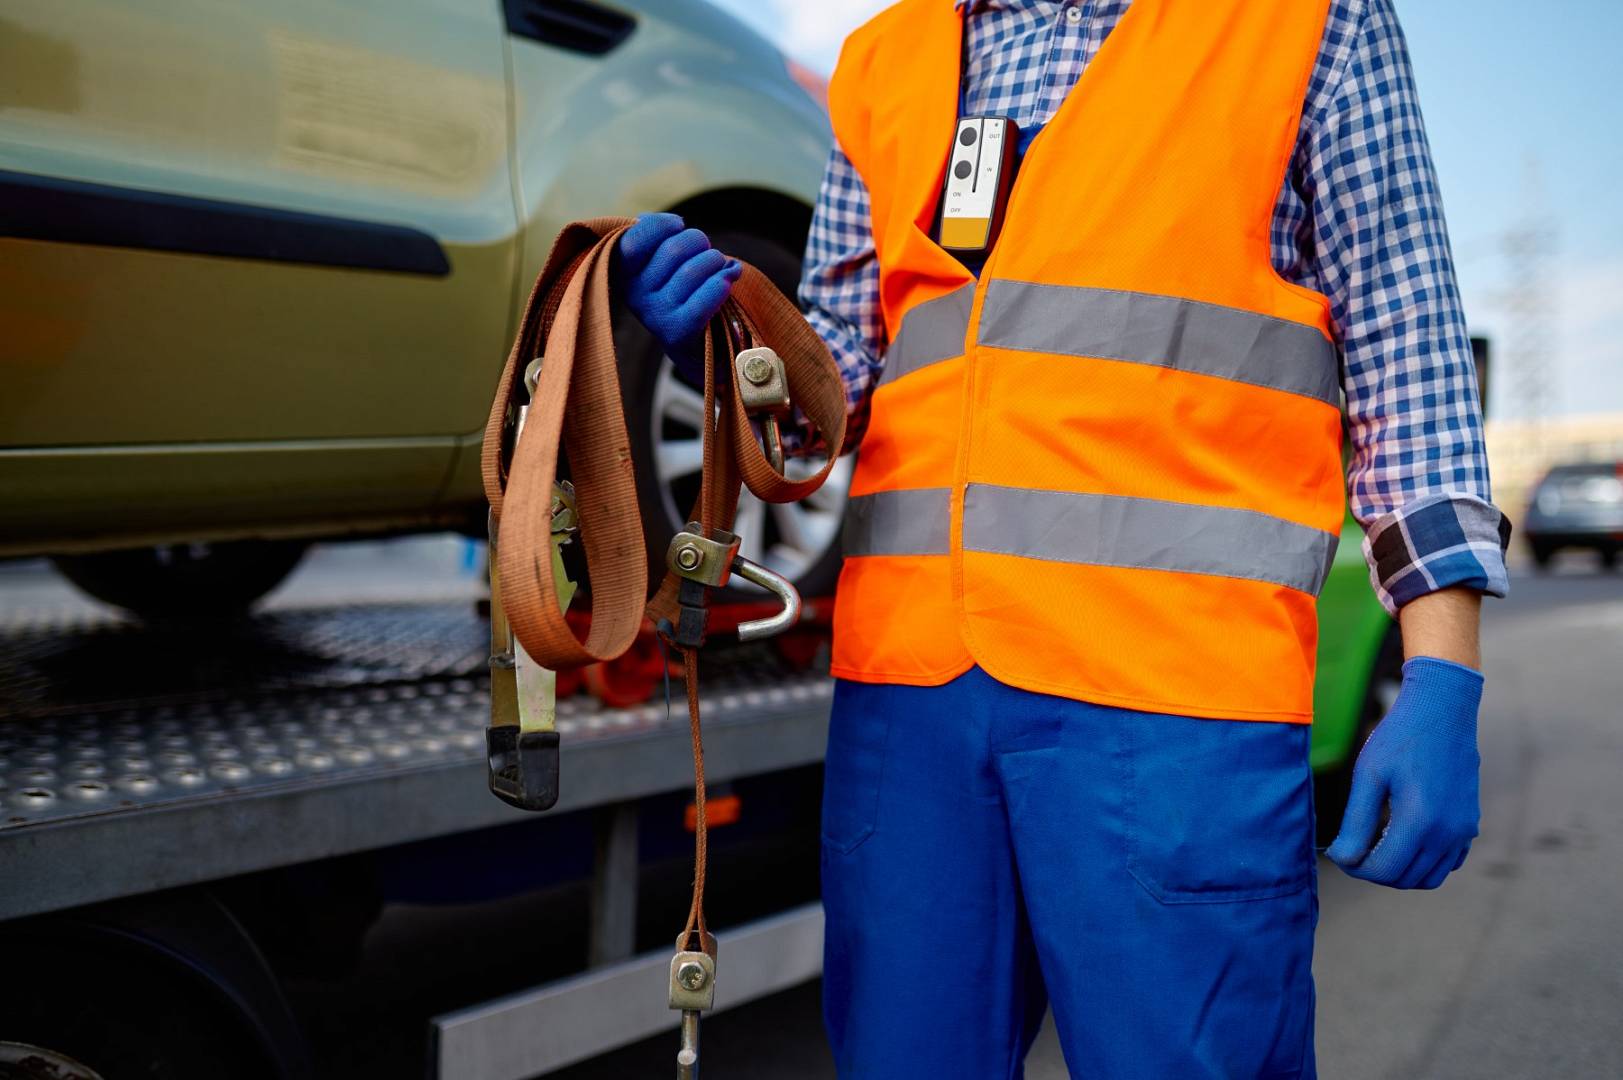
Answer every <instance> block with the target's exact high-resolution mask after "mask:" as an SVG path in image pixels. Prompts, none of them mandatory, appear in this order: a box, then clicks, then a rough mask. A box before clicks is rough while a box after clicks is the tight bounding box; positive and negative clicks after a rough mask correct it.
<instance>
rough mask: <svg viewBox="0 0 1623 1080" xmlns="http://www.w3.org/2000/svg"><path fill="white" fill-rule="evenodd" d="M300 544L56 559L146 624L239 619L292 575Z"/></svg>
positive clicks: (82, 584)
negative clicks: (180, 620) (211, 618)
mask: <svg viewBox="0 0 1623 1080" xmlns="http://www.w3.org/2000/svg"><path fill="white" fill-rule="evenodd" d="M307 546H308V545H306V544H305V543H304V542H303V541H299V540H237V541H232V542H230V543H222V544H168V545H164V546H162V547H152V548H138V549H135V550H131V551H108V552H98V553H96V554H93V555H59V556H57V557H56V559H55V560H54V561H55V563H56V568H57V569H58V570H60V571H61V572H62V575H63V576H64V577H66V578H67V579H68V580H69V581H71V582H73V583H74V584H75V585H77V586H78V587H79V588H81V589H83V590H84V591H85V592H87V593H89V594H90V595H91V596H93V597H95V598H96V599H97V600H101V601H103V602H104V603H108V604H112V605H113V606H114V607H121V608H124V609H125V610H126V611H130V612H133V613H134V614H136V615H139V616H141V617H142V618H144V619H174V618H191V617H200V616H202V617H219V616H232V615H240V614H242V613H243V612H245V611H247V610H248V608H249V607H251V606H252V605H253V603H254V601H256V600H258V599H259V598H260V597H261V596H264V595H265V594H266V593H268V592H270V591H271V590H272V589H274V588H275V587H276V586H277V585H279V584H281V582H282V580H283V579H284V578H286V577H287V575H288V574H290V573H292V571H293V568H294V567H295V566H297V565H298V563H299V560H300V559H301V558H303V557H304V550H305V548H306V547H307Z"/></svg>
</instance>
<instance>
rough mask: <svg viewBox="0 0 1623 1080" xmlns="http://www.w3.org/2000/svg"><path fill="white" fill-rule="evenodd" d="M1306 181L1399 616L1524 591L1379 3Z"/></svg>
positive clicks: (1357, 506) (1409, 106)
mask: <svg viewBox="0 0 1623 1080" xmlns="http://www.w3.org/2000/svg"><path fill="white" fill-rule="evenodd" d="M1307 135H1308V145H1307V146H1306V148H1305V149H1306V161H1305V169H1304V171H1303V174H1302V176H1301V181H1300V182H1301V183H1302V184H1303V185H1304V186H1305V188H1306V190H1305V191H1304V194H1305V195H1306V196H1307V198H1308V201H1309V205H1310V206H1311V222H1310V225H1309V227H1310V228H1311V230H1312V236H1311V240H1312V247H1313V249H1314V251H1315V253H1316V260H1315V261H1316V263H1317V266H1316V270H1317V276H1318V277H1319V279H1320V281H1319V284H1320V286H1321V287H1322V289H1323V291H1324V293H1325V294H1326V295H1327V296H1329V297H1330V300H1331V304H1332V317H1333V321H1334V324H1335V327H1336V329H1337V332H1338V334H1339V336H1340V339H1341V340H1340V344H1341V349H1342V355H1343V380H1342V381H1343V387H1344V389H1345V392H1346V402H1347V428H1348V435H1349V438H1350V441H1351V455H1350V462H1349V466H1348V471H1347V487H1348V496H1349V500H1350V504H1351V509H1352V513H1353V516H1354V517H1355V518H1357V520H1358V522H1359V523H1360V524H1361V525H1362V526H1363V528H1364V532H1365V540H1364V554H1365V557H1366V559H1367V561H1368V563H1369V567H1370V576H1371V581H1372V583H1373V584H1374V586H1375V591H1376V594H1377V595H1378V596H1379V597H1380V599H1381V602H1382V603H1383V604H1384V605H1385V606H1386V608H1387V610H1389V611H1393V612H1395V611H1397V609H1398V608H1399V607H1401V606H1402V605H1403V604H1406V603H1408V602H1409V601H1411V600H1413V599H1415V598H1416V597H1418V596H1423V595H1425V594H1426V593H1430V592H1434V591H1436V590H1438V589H1444V588H1450V587H1464V588H1470V589H1475V590H1477V591H1479V592H1483V593H1488V594H1491V595H1495V596H1503V595H1505V592H1506V591H1507V589H1508V584H1509V583H1508V579H1507V576H1506V572H1505V559H1504V551H1505V547H1506V545H1507V544H1508V541H1509V535H1510V527H1509V523H1508V521H1507V520H1506V519H1505V516H1504V515H1503V514H1502V513H1500V511H1499V510H1498V509H1497V508H1495V507H1494V505H1493V503H1492V501H1491V494H1490V489H1489V479H1488V459H1487V450H1486V447H1485V444H1484V441H1483V434H1482V414H1481V408H1480V404H1479V398H1478V391H1477V380H1476V368H1475V364H1474V362H1473V360H1472V355H1471V343H1470V338H1469V336H1468V334H1467V332H1466V323H1465V313H1464V310H1463V308H1462V306H1461V303H1460V293H1459V286H1458V284H1457V282H1456V280H1455V275H1454V263H1453V256H1452V253H1451V252H1450V250H1449V243H1448V231H1447V226H1446V224H1445V222H1444V219H1443V207H1442V200H1441V197H1440V193H1439V191H1438V185H1437V176H1436V172H1435V170H1434V169H1433V167H1432V159H1431V150H1430V147H1429V145H1428V143H1427V140H1426V132H1425V127H1424V124H1423V122H1422V119H1421V113H1420V103H1419V97H1418V94H1417V93H1416V89H1415V82H1414V74H1413V71H1412V69H1411V67H1410V63H1409V57H1408V51H1407V46H1406V44H1405V41H1404V38H1403V33H1402V30H1401V29H1400V27H1399V25H1398V22H1397V17H1396V15H1395V13H1394V12H1393V10H1392V5H1391V2H1390V0H1368V3H1367V4H1366V6H1365V7H1364V11H1363V15H1362V19H1361V20H1360V22H1359V23H1358V26H1357V29H1356V37H1355V40H1354V41H1353V42H1352V44H1351V48H1350V49H1349V50H1348V51H1347V58H1346V62H1345V66H1344V67H1343V68H1342V70H1341V72H1340V73H1339V77H1338V81H1337V84H1336V86H1335V89H1334V92H1333V93H1332V94H1330V95H1329V96H1328V98H1327V100H1326V103H1325V105H1324V108H1323V112H1322V113H1321V114H1320V116H1318V117H1316V118H1315V119H1314V120H1313V122H1312V123H1311V125H1310V129H1309V131H1308V133H1307Z"/></svg>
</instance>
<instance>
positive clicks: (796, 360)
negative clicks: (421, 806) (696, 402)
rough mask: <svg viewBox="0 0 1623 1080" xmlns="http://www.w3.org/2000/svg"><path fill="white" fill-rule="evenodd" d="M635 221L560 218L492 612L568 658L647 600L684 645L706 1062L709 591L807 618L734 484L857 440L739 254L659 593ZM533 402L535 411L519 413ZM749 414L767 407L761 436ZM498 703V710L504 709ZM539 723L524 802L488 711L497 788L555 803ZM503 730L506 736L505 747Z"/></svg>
mask: <svg viewBox="0 0 1623 1080" xmlns="http://www.w3.org/2000/svg"><path fill="white" fill-rule="evenodd" d="M631 224H632V222H631V221H630V220H629V219H626V218H598V219H595V220H591V221H582V222H576V223H575V224H572V225H569V226H567V227H566V228H565V229H564V230H563V232H562V233H561V234H560V235H559V237H558V239H557V241H556V242H555V243H554V245H553V248H552V253H551V255H550V256H548V258H547V262H546V266H545V268H544V269H543V270H542V271H541V275H540V277H539V278H537V280H536V283H535V287H534V289H533V290H532V291H531V293H530V298H529V302H528V303H527V304H526V306H525V309H524V317H523V320H522V322H521V324H520V326H519V331H518V337H517V340H515V341H514V343H513V350H512V352H511V353H510V354H509V356H508V358H507V364H506V366H505V367H504V368H503V369H502V375H501V381H500V383H499V384H498V386H497V389H496V396H495V400H494V402H492V404H491V409H490V419H489V421H488V423H487V424H486V427H485V441H484V448H483V459H482V466H483V473H484V485H485V495H486V497H487V498H488V499H489V500H490V508H491V536H492V549H493V557H492V565H491V576H492V594H493V599H494V598H495V596H496V583H497V582H498V581H499V583H500V584H499V589H500V594H499V602H497V603H493V605H492V607H493V610H492V620H493V627H492V628H493V631H496V630H498V629H502V628H503V627H502V625H501V623H500V622H499V620H502V619H503V618H505V622H506V624H507V625H510V627H511V633H512V636H513V637H515V638H516V639H517V642H518V644H519V645H521V646H522V647H523V650H524V651H525V652H526V653H528V655H529V657H531V658H532V659H533V660H534V661H535V662H536V664H538V665H539V666H540V667H542V668H546V669H552V670H556V669H559V668H569V667H575V666H579V665H582V664H589V663H594V662H598V661H607V660H612V659H615V658H617V657H619V656H620V655H621V654H622V653H624V652H625V651H626V650H627V649H628V648H629V647H630V646H631V644H632V642H633V640H634V639H635V637H636V635H637V632H638V629H639V628H640V626H641V624H642V620H643V618H644V616H645V615H646V616H647V617H648V618H650V619H652V620H653V622H654V623H655V625H656V626H658V627H660V629H661V634H662V636H663V637H665V638H666V639H667V640H668V641H670V642H671V644H672V645H673V646H674V647H675V648H677V649H678V650H679V651H680V652H681V654H682V664H683V668H684V671H685V673H686V679H685V681H686V684H687V699H688V718H689V727H690V730H691V734H692V738H693V764H694V785H693V786H694V805H695V807H696V811H697V820H696V828H695V851H694V863H695V867H694V884H693V901H692V905H691V907H690V908H689V911H688V919H687V924H686V926H685V927H684V928H683V931H682V936H681V938H679V939H678V949H679V950H680V951H679V952H678V954H677V957H676V959H675V960H674V961H673V963H672V969H671V970H672V1007H673V1008H681V1009H682V1010H683V1014H684V1015H683V1027H684V1051H683V1053H684V1056H685V1057H691V1058H692V1061H691V1062H689V1065H690V1067H691V1068H694V1069H696V1067H697V1064H696V1063H697V1015H698V1009H699V1008H707V1007H708V1004H706V1002H708V1001H709V1000H710V999H712V998H713V994H714V960H715V951H714V949H715V946H714V939H713V938H711V937H710V935H709V934H708V932H707V931H706V929H705V918H704V883H705V862H706V829H705V791H704V747H703V741H702V739H701V737H700V726H699V689H698V683H699V680H698V663H699V653H698V649H699V646H700V645H701V644H702V643H703V640H704V611H705V608H704V603H705V596H706V590H707V589H710V588H716V587H719V586H721V585H725V584H726V583H727V581H728V579H729V577H730V575H731V574H733V573H737V574H738V575H739V576H741V577H744V578H746V579H748V580H751V581H754V582H756V583H757V584H761V585H764V586H765V587H767V588H769V589H772V590H773V591H775V592H778V594H779V595H780V597H781V598H783V599H784V600H785V602H786V604H785V612H784V613H781V614H780V615H779V616H777V617H775V618H773V619H767V620H761V621H760V622H758V623H754V624H751V623H746V624H744V625H743V626H741V627H740V628H739V631H740V636H741V637H746V638H747V637H752V636H765V634H767V633H770V632H773V631H774V630H776V629H781V628H783V626H786V625H787V624H788V623H791V622H793V621H794V614H795V612H796V611H797V610H798V597H795V596H794V591H793V588H792V587H790V586H789V585H788V583H787V582H784V581H783V580H782V579H781V578H778V577H777V575H775V574H772V573H771V572H770V571H767V570H765V569H764V568H761V567H757V566H755V565H754V564H752V563H749V562H747V560H744V559H742V558H741V557H738V556H737V550H738V539H737V537H735V536H734V535H733V534H732V532H731V529H732V525H733V518H734V515H735V513H736V512H737V509H738V497H739V487H740V484H743V485H747V486H748V487H749V489H750V491H751V492H753V493H754V494H755V495H756V496H758V497H759V498H761V499H764V500H766V501H768V502H779V503H783V502H794V501H796V500H799V499H803V498H805V497H806V496H808V495H810V494H811V493H812V492H814V491H816V490H817V488H818V487H819V486H820V485H821V484H822V483H823V481H824V479H825V478H826V477H827V476H828V473H829V470H830V469H831V468H832V467H833V465H834V460H835V454H834V453H833V451H834V450H835V449H837V448H839V447H841V446H843V445H844V442H845V389H844V386H843V384H842V383H841V380H840V376H839V372H838V370H837V369H836V368H835V366H834V361H833V359H832V358H831V357H830V356H829V352H828V349H827V347H826V346H825V345H824V344H823V342H822V339H821V338H819V337H818V336H817V333H816V332H815V331H814V330H813V329H812V328H811V326H810V325H809V324H808V323H807V322H806V320H805V319H804V318H803V317H802V316H801V314H800V312H799V310H798V309H797V308H796V307H795V306H794V304H793V303H791V302H790V301H789V300H788V299H787V298H786V297H785V296H784V295H783V294H782V293H781V292H779V291H778V290H777V288H776V287H775V286H774V285H773V284H772V283H771V282H770V281H769V280H768V279H767V278H766V276H765V275H764V274H762V273H761V272H760V271H759V270H757V269H755V268H754V267H753V266H750V265H749V264H748V263H744V268H743V274H742V275H741V276H740V277H739V279H738V281H737V282H736V283H735V284H734V286H733V290H732V295H731V297H730V298H729V299H728V301H727V303H726V305H725V306H724V307H723V308H722V310H721V312H720V313H719V314H718V316H717V317H716V318H715V319H713V320H712V321H711V324H710V326H709V327H707V328H706V330H705V342H704V370H705V380H704V401H705V415H706V416H709V417H712V418H714V419H713V421H712V422H711V423H709V424H706V425H704V432H703V446H704V472H703V478H702V482H701V486H700V493H699V500H698V504H697V505H696V506H695V507H694V508H693V511H692V513H691V514H690V515H689V518H690V523H689V525H688V527H687V530H686V531H684V532H683V533H681V534H679V535H678V536H677V537H676V539H675V540H674V541H673V542H672V545H671V549H670V552H669V555H668V558H667V564H668V570H667V572H666V574H665V577H664V580H663V582H662V583H661V585H660V587H659V589H658V590H657V591H656V592H655V594H654V596H653V598H652V599H651V600H650V599H648V583H649V581H650V573H649V569H650V568H649V566H648V564H647V554H646V553H647V546H646V543H645V540H644V536H643V527H642V519H641V515H640V513H639V510H638V501H637V490H636V483H635V479H634V477H633V474H632V457H631V440H630V437H629V436H628V435H627V432H626V423H625V414H624V409H623V407H622V404H621V397H620V374H619V362H618V359H617V358H616V356H615V350H614V334H613V325H612V323H613V310H614V308H613V304H612V296H611V293H612V280H611V278H612V266H611V264H612V261H613V256H614V250H615V247H616V246H617V245H618V243H619V239H620V234H621V233H623V232H625V230H626V229H627V228H629V227H630V226H631ZM537 358H539V359H538V360H537ZM530 384H533V390H532V389H530ZM793 407H798V408H799V409H800V410H801V411H802V412H803V413H804V414H805V416H806V417H807V418H808V419H809V420H810V421H811V422H812V423H813V424H814V425H815V426H816V427H817V429H818V431H819V432H820V433H821V434H822V436H823V439H824V441H825V442H826V444H827V445H828V446H829V447H830V448H831V453H830V456H829V460H828V462H827V463H826V464H825V465H824V466H823V467H822V469H820V470H819V471H818V472H817V473H815V474H814V475H811V476H808V477H806V478H804V479H800V480H791V479H789V478H788V477H787V476H785V475H784V474H783V464H782V454H781V451H779V450H778V445H777V431H776V421H777V418H778V417H781V416H783V415H785V414H787V412H788V411H789V410H790V409H791V408H793ZM520 415H522V416H523V422H522V424H520V423H518V422H517V418H518V417H519V416H520ZM752 417H756V418H760V419H762V420H763V421H764V423H763V428H765V430H766V436H767V443H768V448H767V449H766V450H763V449H762V445H761V437H760V436H758V435H757V433H756V430H755V428H754V427H753V426H752V423H751V419H752ZM560 449H561V450H562V452H563V454H564V455H565V456H566V458H567V460H568V463H569V474H570V479H571V481H572V482H573V506H572V507H563V506H561V505H560V504H559V503H558V502H557V501H556V500H555V492H557V491H560V490H562V489H560V488H559V487H558V486H557V478H558V476H557V474H558V459H559V452H560ZM571 511H572V513H573V522H572V525H573V527H574V528H576V529H578V537H579V539H580V541H581V543H582V545H583V547H584V549H585V555H586V567H587V574H588V577H589V579H590V583H591V607H592V619H591V623H590V626H589V628H588V629H587V631H586V636H585V639H584V640H582V639H580V638H577V637H576V636H575V632H574V631H573V630H572V629H571V628H570V626H569V624H568V623H567V622H566V621H565V619H564V615H563V612H562V610H560V605H559V602H558V599H557V597H558V595H559V593H558V591H557V590H558V584H559V582H558V581H557V580H556V575H555V563H554V559H553V546H552V544H553V540H552V534H553V532H554V530H555V529H557V528H558V524H557V518H558V516H559V515H562V514H567V513H570V512H571ZM498 537H499V539H498ZM509 657H510V654H509ZM494 662H495V658H494V657H493V663H494ZM494 682H495V680H494V679H493V683H494ZM495 696H496V691H495V688H494V686H493V698H494V697H495ZM496 712H497V715H498V719H500V715H501V710H500V709H499V708H498V709H497V710H496ZM535 734H545V735H549V736H550V744H549V745H548V746H547V748H546V749H547V751H548V753H549V754H550V762H551V768H552V770H553V772H552V777H551V783H550V789H549V790H546V791H545V792H544V797H543V798H542V799H541V800H540V802H536V803H533V804H532V803H525V802H523V801H522V800H521V798H520V797H519V793H518V792H515V791H514V790H511V785H513V784H515V783H516V782H517V780H518V779H519V777H518V776H517V773H518V771H519V770H521V769H522V767H523V766H522V765H521V764H520V763H519V756H518V749H517V746H518V743H517V740H518V738H519V729H518V728H516V727H512V726H507V727H492V728H491V740H492V741H491V748H490V750H491V773H492V790H495V791H497V793H498V794H499V795H501V797H502V798H504V799H507V800H508V801H509V802H513V803H514V804H515V805H526V806H527V807H529V808H537V809H544V808H545V806H550V805H551V804H552V802H553V801H555V800H556V798H557V780H556V771H555V770H556V761H557V756H556V755H557V735H556V732H555V731H553V732H545V733H535ZM498 740H504V741H502V742H501V745H500V746H499V745H498ZM499 774H501V775H499ZM503 776H505V781H506V783H507V784H508V785H509V788H508V789H507V790H504V789H503V786H502V781H503ZM541 786H542V788H547V785H545V784H543V785H541ZM541 802H544V803H545V806H543V805H540V803H541ZM706 957H708V964H706V962H705V961H706ZM679 969H680V970H679ZM694 983H697V985H690V984H694ZM707 991H708V993H707ZM679 996H680V997H681V999H682V1000H681V1003H680V1004H679V1003H678V997H679ZM690 1006H692V1007H691V1008H690ZM690 1014H691V1016H690ZM690 1019H691V1021H692V1027H693V1043H694V1045H693V1046H692V1053H691V1054H689V1053H688V1047H687V1042H688V1039H687V1029H688V1027H689V1021H690Z"/></svg>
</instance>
